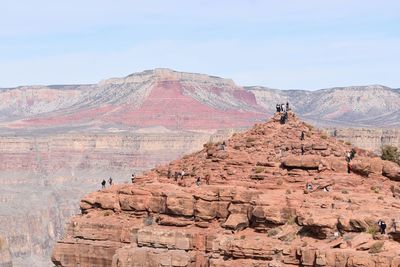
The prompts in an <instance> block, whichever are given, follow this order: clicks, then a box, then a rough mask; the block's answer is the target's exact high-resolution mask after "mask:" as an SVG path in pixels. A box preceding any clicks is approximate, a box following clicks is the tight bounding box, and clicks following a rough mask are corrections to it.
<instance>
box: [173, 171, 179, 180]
mask: <svg viewBox="0 0 400 267" xmlns="http://www.w3.org/2000/svg"><path fill="white" fill-rule="evenodd" d="M178 176H179V172H175V173H174V180H175V182H176V181H178Z"/></svg>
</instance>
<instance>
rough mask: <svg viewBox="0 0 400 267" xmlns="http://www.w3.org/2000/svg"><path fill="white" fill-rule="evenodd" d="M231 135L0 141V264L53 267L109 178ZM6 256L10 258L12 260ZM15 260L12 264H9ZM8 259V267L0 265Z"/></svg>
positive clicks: (126, 177)
mask: <svg viewBox="0 0 400 267" xmlns="http://www.w3.org/2000/svg"><path fill="white" fill-rule="evenodd" d="M229 133H230V131H229V130H227V131H219V132H218V131H214V132H197V133H196V132H172V131H171V132H165V131H164V132H163V133H157V132H154V130H153V132H149V131H147V132H146V131H143V132H137V133H127V132H124V133H110V134H60V135H54V136H35V137H28V136H8V137H3V138H0V196H1V197H0V210H1V216H0V236H3V237H4V240H5V241H6V242H5V244H7V243H8V245H9V248H8V247H6V246H4V247H2V248H3V249H2V250H1V253H0V266H7V267H8V266H14V267H15V266H21V267H22V266H41V267H42V266H43V267H44V266H52V265H51V263H50V251H51V249H52V246H53V243H54V241H55V240H56V239H58V238H60V237H61V236H62V234H63V232H64V231H63V229H64V225H65V221H67V220H68V218H70V217H71V216H72V215H73V214H76V213H77V212H78V211H79V208H78V207H79V205H78V203H79V202H78V201H79V199H80V198H81V197H82V196H83V195H84V194H85V193H87V192H90V191H94V190H97V189H99V188H100V187H101V186H100V182H101V181H102V180H103V179H105V180H108V178H109V177H112V178H113V180H114V182H115V183H117V184H121V183H128V182H130V175H131V174H132V173H133V172H136V173H140V172H142V171H143V170H147V169H150V168H152V167H154V166H156V165H157V164H161V163H165V162H167V161H170V160H171V159H175V158H178V157H179V156H182V155H183V154H186V153H189V152H193V151H195V150H198V149H201V148H202V146H203V144H204V143H207V142H208V141H210V140H214V141H216V140H220V139H221V138H223V137H225V136H227V135H229ZM7 253H8V254H7ZM11 257H12V259H13V265H7V264H11ZM3 258H4V262H5V263H4V264H3V265H1V263H2V259H3Z"/></svg>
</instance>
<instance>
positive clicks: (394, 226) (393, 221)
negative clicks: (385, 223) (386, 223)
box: [392, 218, 397, 232]
mask: <svg viewBox="0 0 400 267" xmlns="http://www.w3.org/2000/svg"><path fill="white" fill-rule="evenodd" d="M392 229H393V230H394V231H395V232H397V222H396V220H395V219H394V218H393V219H392Z"/></svg>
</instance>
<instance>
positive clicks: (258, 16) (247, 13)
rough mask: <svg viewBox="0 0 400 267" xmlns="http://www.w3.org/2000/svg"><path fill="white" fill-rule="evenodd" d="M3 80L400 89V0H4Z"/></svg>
mask: <svg viewBox="0 0 400 267" xmlns="http://www.w3.org/2000/svg"><path fill="white" fill-rule="evenodd" d="M0 10H1V16H0V87H3V88H4V87H14V86H19V85H33V84H40V85H45V84H82V83H97V82H99V81H100V80H103V79H107V78H111V77H123V76H126V75H129V74H131V73H134V72H140V71H143V70H147V69H153V68H158V67H164V68H171V69H174V70H178V71H186V72H198V73H206V74H210V75H216V76H220V77H224V78H231V79H233V80H234V81H235V82H236V84H238V85H246V86H247V85H248V86H250V85H262V86H266V87H271V88H279V89H307V90H315V89H321V88H329V87H334V86H349V85H368V84H382V85H387V86H390V87H394V88H399V87H400V67H399V62H400V1H398V0H393V1H392V0H374V1H371V0H291V1H289V0H279V1H275V0H274V1H272V0H264V1H259V0H247V1H244V0H243V1H236V0H230V1H228V0H212V1H208V0H204V1H196V0H193V1H187V0H185V1H184V0H182V1H181V0H179V1H178V0H169V1H165V0H159V1H155V0H146V1H143V0H142V1H133V0H131V1H128V0H57V1H55V0H35V1H32V0H2V1H1V2H0Z"/></svg>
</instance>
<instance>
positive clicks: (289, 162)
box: [281, 155, 321, 169]
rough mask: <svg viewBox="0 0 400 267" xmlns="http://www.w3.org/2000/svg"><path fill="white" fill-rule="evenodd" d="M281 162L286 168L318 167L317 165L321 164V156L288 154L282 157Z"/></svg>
mask: <svg viewBox="0 0 400 267" xmlns="http://www.w3.org/2000/svg"><path fill="white" fill-rule="evenodd" d="M281 163H282V165H283V166H285V167H286V168H297V169H318V166H319V165H320V164H321V156H318V155H301V156H288V157H286V158H283V159H282V161H281Z"/></svg>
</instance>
